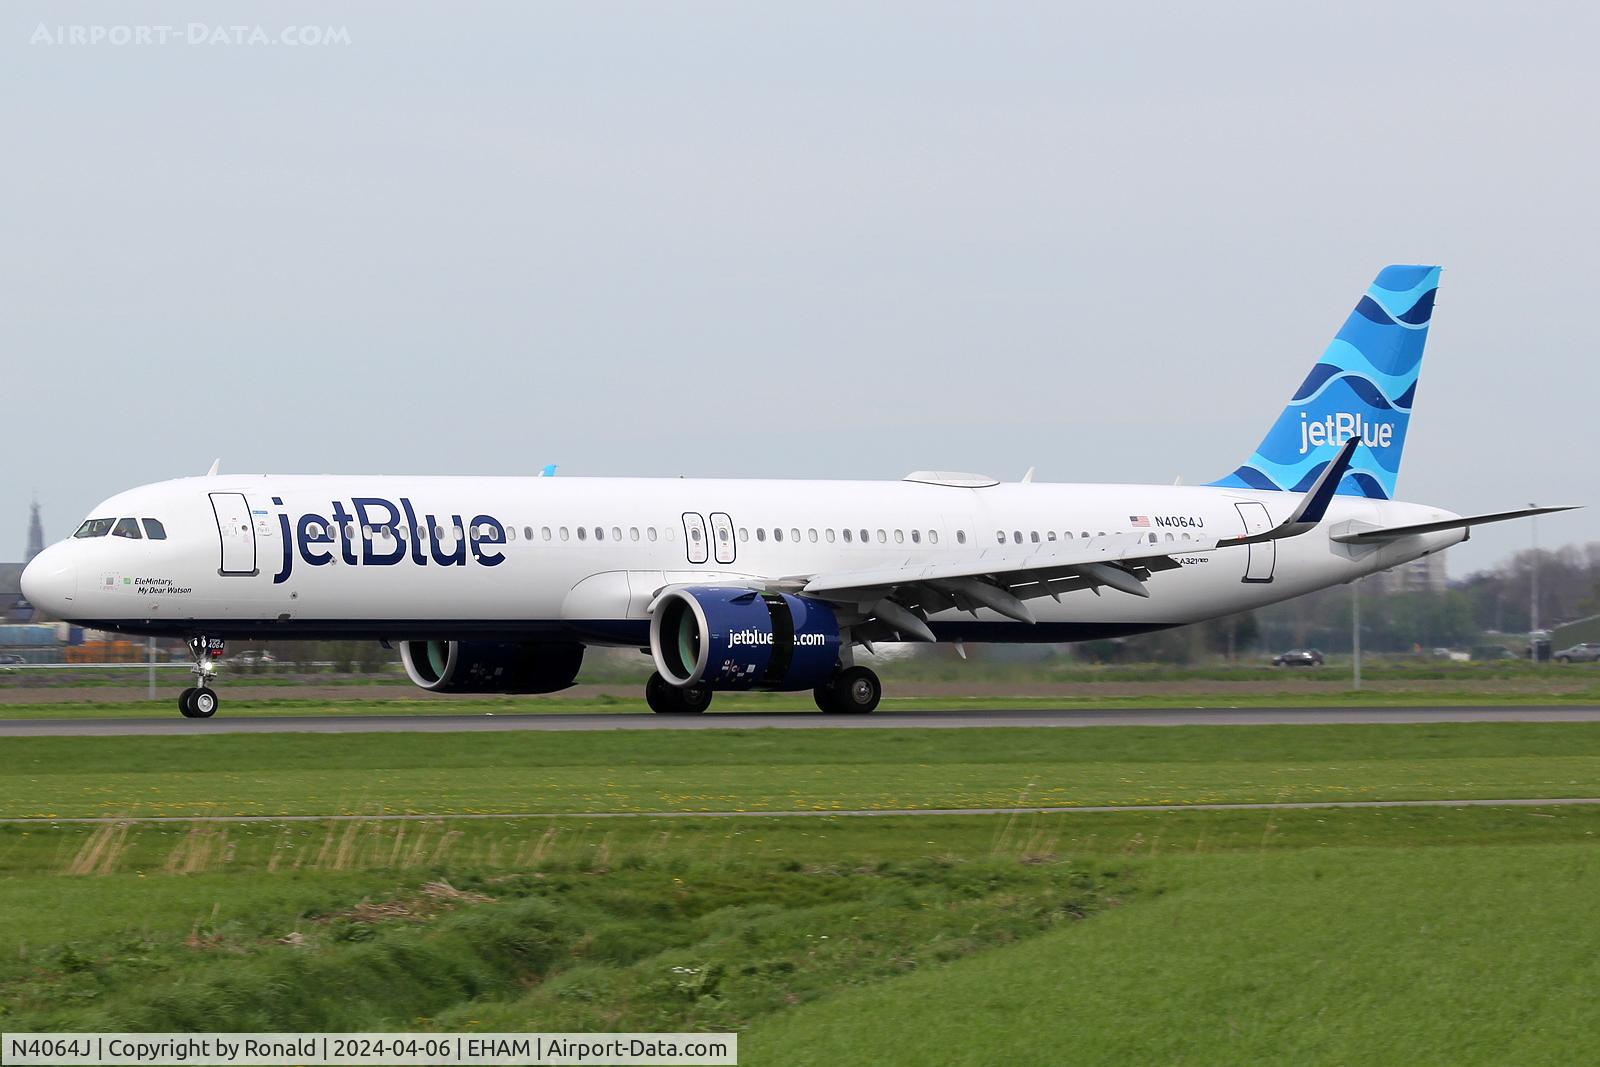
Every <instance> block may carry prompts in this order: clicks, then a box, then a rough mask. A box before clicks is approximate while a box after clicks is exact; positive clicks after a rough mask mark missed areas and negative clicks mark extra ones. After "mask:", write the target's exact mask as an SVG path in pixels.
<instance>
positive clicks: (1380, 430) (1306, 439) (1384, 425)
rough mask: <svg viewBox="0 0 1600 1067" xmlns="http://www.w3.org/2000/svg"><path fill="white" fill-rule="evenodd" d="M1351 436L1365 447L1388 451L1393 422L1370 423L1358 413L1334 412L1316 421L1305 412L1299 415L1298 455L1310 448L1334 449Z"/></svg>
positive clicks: (1392, 442) (1391, 443)
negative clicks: (1357, 438) (1327, 447)
mask: <svg viewBox="0 0 1600 1067" xmlns="http://www.w3.org/2000/svg"><path fill="white" fill-rule="evenodd" d="M1352 437H1360V438H1361V443H1362V444H1364V445H1366V446H1367V447H1368V448H1388V447H1389V446H1391V445H1393V444H1394V423H1392V422H1373V421H1372V420H1370V419H1368V418H1365V417H1364V416H1362V415H1361V414H1360V413H1358V412H1350V411H1337V412H1334V413H1333V414H1331V415H1326V416H1324V417H1323V418H1321V419H1318V420H1317V421H1316V422H1312V421H1311V416H1310V414H1309V413H1307V412H1304V411H1302V412H1301V413H1300V454H1301V455H1302V456H1303V455H1305V454H1306V453H1308V452H1310V451H1311V450H1312V449H1313V448H1322V447H1323V446H1325V445H1332V446H1333V447H1335V448H1339V447H1341V446H1343V444H1344V443H1345V442H1346V441H1348V440H1350V438H1352Z"/></svg>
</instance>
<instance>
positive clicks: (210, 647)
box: [178, 637, 227, 719]
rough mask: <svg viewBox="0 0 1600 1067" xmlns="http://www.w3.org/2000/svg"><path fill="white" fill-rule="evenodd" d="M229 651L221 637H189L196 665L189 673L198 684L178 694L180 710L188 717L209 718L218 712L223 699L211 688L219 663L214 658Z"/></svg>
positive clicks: (190, 653)
mask: <svg viewBox="0 0 1600 1067" xmlns="http://www.w3.org/2000/svg"><path fill="white" fill-rule="evenodd" d="M226 651H227V645H226V644H225V643H224V642H223V640H222V639H221V638H220V637H191V638H190V639H189V655H191V656H193V657H194V666H193V667H191V668H189V673H190V674H193V675H194V679H195V681H196V682H198V683H199V684H198V685H191V686H190V687H189V688H187V689H185V690H184V691H183V692H182V693H180V694H178V710H179V711H181V712H183V717H184V718H186V719H209V718H211V716H213V715H215V714H216V713H217V705H218V704H220V703H221V700H220V699H219V698H218V697H217V691H216V690H215V689H213V688H211V680H212V679H213V678H215V677H216V674H217V665H216V663H215V662H213V661H214V660H218V659H221V658H222V654H223V653H224V652H226Z"/></svg>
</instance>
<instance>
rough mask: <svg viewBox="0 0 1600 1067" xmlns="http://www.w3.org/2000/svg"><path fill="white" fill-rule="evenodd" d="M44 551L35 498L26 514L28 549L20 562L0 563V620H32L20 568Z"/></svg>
mask: <svg viewBox="0 0 1600 1067" xmlns="http://www.w3.org/2000/svg"><path fill="white" fill-rule="evenodd" d="M43 551H44V523H43V522H41V521H40V519H39V502H38V501H37V500H35V501H34V502H33V504H32V505H31V508H30V510H29V514H28V551H27V553H26V554H25V555H24V556H23V558H22V562H21V563H0V622H32V621H33V605H31V604H29V603H28V602H27V601H26V600H24V599H23V596H22V569H23V568H24V567H26V566H27V565H28V564H29V563H31V562H33V557H35V556H37V555H38V554H39V553H41V552H43Z"/></svg>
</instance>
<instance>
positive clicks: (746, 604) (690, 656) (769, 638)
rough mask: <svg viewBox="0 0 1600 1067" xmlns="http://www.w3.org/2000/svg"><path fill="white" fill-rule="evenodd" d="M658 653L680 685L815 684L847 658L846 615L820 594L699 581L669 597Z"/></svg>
mask: <svg viewBox="0 0 1600 1067" xmlns="http://www.w3.org/2000/svg"><path fill="white" fill-rule="evenodd" d="M650 654H651V655H652V656H653V657H655V661H656V670H658V671H660V672H661V677H663V678H665V679H666V680H667V681H668V682H669V683H670V684H672V685H679V686H683V685H693V684H696V683H698V684H701V685H707V686H710V687H711V688H712V689H814V688H816V687H817V686H819V685H821V684H823V683H824V682H826V681H828V680H829V679H830V678H832V677H833V672H834V668H835V667H836V666H837V665H838V662H839V620H838V618H837V617H836V616H835V615H834V613H833V609H832V608H831V607H829V606H828V605H827V604H824V603H822V602H821V601H819V600H811V599H809V598H807V597H798V596H789V595H788V594H787V593H758V592H755V591H754V590H750V589H723V588H719V587H717V586H693V587H689V588H684V589H674V590H672V591H670V592H668V593H664V594H662V596H661V599H660V602H659V603H657V604H656V608H655V612H654V613H653V614H652V615H651V617H650Z"/></svg>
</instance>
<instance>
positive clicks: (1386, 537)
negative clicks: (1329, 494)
mask: <svg viewBox="0 0 1600 1067" xmlns="http://www.w3.org/2000/svg"><path fill="white" fill-rule="evenodd" d="M1578 506H1579V505H1576V504H1568V505H1566V506H1564V507H1554V508H1523V509H1522V510H1521V511H1497V512H1494V513H1493V514H1491V515H1464V516H1461V517H1459V518H1454V519H1441V520H1439V521H1438V522H1418V523H1412V524H1411V525H1410V526H1386V527H1383V528H1382V529H1377V530H1357V531H1354V532H1351V533H1342V534H1334V535H1333V536H1332V537H1331V538H1330V540H1333V541H1337V542H1339V543H1340V544H1342V545H1370V544H1373V543H1374V542H1380V541H1398V540H1400V539H1401V538H1403V537H1414V536H1416V535H1417V534H1430V533H1442V532H1443V531H1445V530H1470V529H1472V527H1474V526H1484V525H1486V524H1488V523H1491V522H1505V521H1506V520H1507V519H1527V518H1532V517H1533V516H1535V515H1549V514H1550V513H1552V512H1556V511H1573V510H1575V509H1576V508H1577V507H1578Z"/></svg>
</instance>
